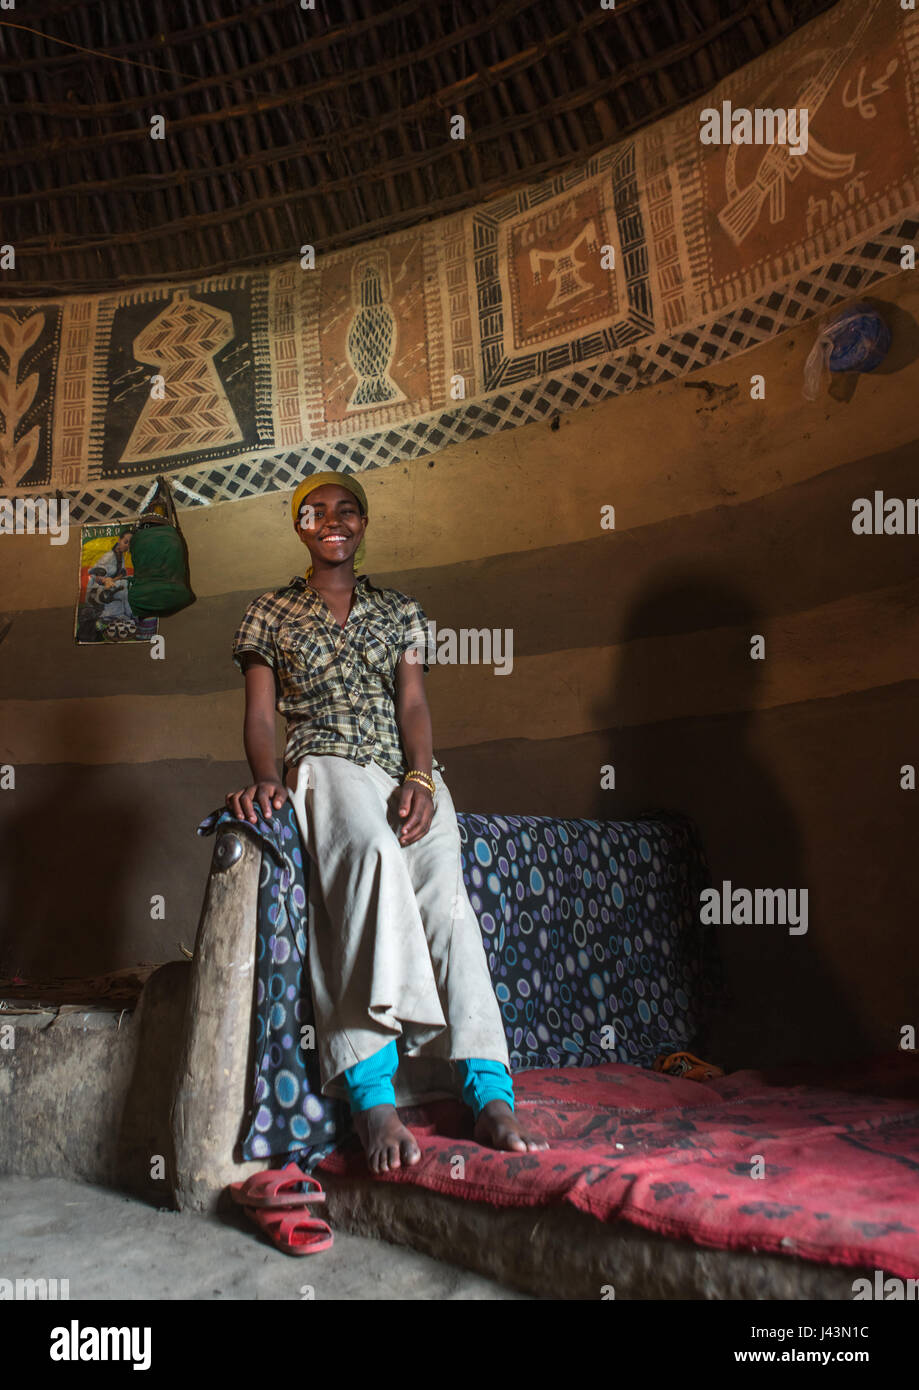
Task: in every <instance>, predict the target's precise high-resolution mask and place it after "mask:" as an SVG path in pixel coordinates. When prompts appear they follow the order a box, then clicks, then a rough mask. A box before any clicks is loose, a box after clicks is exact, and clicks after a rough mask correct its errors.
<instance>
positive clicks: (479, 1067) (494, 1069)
mask: <svg viewBox="0 0 919 1390" xmlns="http://www.w3.org/2000/svg"><path fill="white" fill-rule="evenodd" d="M456 1065H457V1066H458V1067H459V1069H460V1075H461V1076H462V1075H463V1074H464V1073H465V1081H464V1084H463V1100H464V1101H465V1102H466V1104H467V1105H470V1106H472V1114H473V1117H474V1118H475V1119H478V1118H479V1115H480V1114H481V1112H482V1110H483V1109H484V1107H485V1106H486V1105H487V1104H488V1103H489V1101H492V1100H503V1101H506V1102H507V1104H508V1105H509V1106H510V1108H511V1110H513V1108H514V1086H513V1083H512V1081H511V1075H510V1072H509V1071H508V1069H507V1067H505V1066H504V1065H503V1064H502V1063H501V1062H492V1061H490V1060H489V1059H488V1058H485V1057H467V1058H466V1059H465V1060H464V1061H459V1062H457V1064H456Z"/></svg>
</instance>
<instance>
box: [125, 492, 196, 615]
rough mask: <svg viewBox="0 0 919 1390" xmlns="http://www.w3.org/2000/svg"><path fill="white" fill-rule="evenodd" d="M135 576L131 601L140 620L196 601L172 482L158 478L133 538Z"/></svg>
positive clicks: (131, 579)
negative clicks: (170, 485) (170, 483)
mask: <svg viewBox="0 0 919 1390" xmlns="http://www.w3.org/2000/svg"><path fill="white" fill-rule="evenodd" d="M131 559H132V561H133V564H134V573H133V575H132V576H131V577H130V578H129V579H128V602H129V603H130V605H131V609H132V611H133V612H134V614H135V615H136V616H137V617H138V618H166V617H169V615H170V614H172V613H179V612H180V611H181V610H182V609H183V608H187V607H188V606H189V604H192V603H194V602H195V594H194V593H193V591H192V587H191V581H190V576H189V568H188V547H187V546H186V544H185V537H184V536H183V535H182V532H181V531H180V530H179V523H178V518H177V516H176V508H175V502H174V501H173V497H172V490H171V488H170V487H169V483H168V482H167V480H166V479H165V478H163V477H160V478H158V479H157V489H156V492H155V493H154V495H153V498H152V500H151V501H150V503H149V504H148V506H146V507H145V508H144V510H143V511H142V512H141V514H140V518H139V519H138V522H137V525H136V526H135V528H134V534H133V536H132V537H131Z"/></svg>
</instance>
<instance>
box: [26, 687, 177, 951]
mask: <svg viewBox="0 0 919 1390" xmlns="http://www.w3.org/2000/svg"><path fill="white" fill-rule="evenodd" d="M63 719H64V722H65V723H66V724H69V719H68V716H67V715H66V713H65V714H64V715H63ZM61 734H65V735H66V736H67V737H69V738H70V740H71V741H70V742H69V743H65V744H64V745H63V746H67V747H72V748H73V749H74V750H75V751H76V750H77V749H78V748H79V733H78V732H77V731H75V730H74V729H72V728H69V727H68V728H66V729H62V728H61V727H60V726H59V727H58V728H56V729H49V730H48V736H49V746H50V747H56V746H60V744H59V739H60V736H61ZM0 816H2V831H0V974H3V975H21V976H23V977H24V978H28V977H29V975H30V973H31V974H33V975H34V974H38V975H40V976H41V977H42V978H45V977H48V976H53V977H60V976H84V975H93V974H101V973H103V972H104V971H107V970H113V969H116V968H118V967H119V966H121V965H124V964H130V963H132V959H133V958H132V957H131V952H130V949H127V950H126V949H125V943H126V941H127V939H128V936H129V924H130V923H131V922H132V920H133V918H134V917H135V916H136V912H137V882H138V880H140V881H143V877H144V874H143V860H144V850H143V846H144V844H145V843H146V842H147V841H146V837H147V836H149V835H150V834H151V833H154V827H153V826H152V825H151V815H150V813H149V812H145V810H144V808H143V806H142V804H140V801H139V799H138V800H137V801H134V802H132V801H130V800H127V799H126V798H125V797H124V796H123V795H121V794H119V793H118V792H117V791H116V789H115V788H114V787H113V785H112V779H111V775H110V772H109V770H108V769H107V768H106V767H105V766H100V765H97V764H92V763H88V764H79V763H55V764H52V765H46V766H40V765H35V764H27V765H24V766H21V767H17V769H16V788H15V790H12V791H6V792H4V793H3V796H2V799H0Z"/></svg>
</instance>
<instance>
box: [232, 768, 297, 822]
mask: <svg viewBox="0 0 919 1390" xmlns="http://www.w3.org/2000/svg"><path fill="white" fill-rule="evenodd" d="M286 800H287V788H286V787H285V786H284V783H283V782H276V781H274V779H273V778H272V779H264V780H263V781H261V782H255V783H253V785H252V786H251V787H244V788H243V790H242V791H241V792H230V793H229V795H228V796H227V806H228V807H229V809H230V810H231V811H232V812H233V815H234V816H236V818H237V819H238V820H251V821H253V822H254V821H255V820H256V819H257V816H256V814H255V806H254V804H253V803H254V802H258V804H259V806H260V807H261V810H262V815H263V816H264V818H265V820H271V818H272V816H273V815H274V810H272V802H273V803H274V808H275V810H277V809H278V807H280V806H283V805H284V802H285V801H286Z"/></svg>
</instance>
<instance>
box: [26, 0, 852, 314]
mask: <svg viewBox="0 0 919 1390" xmlns="http://www.w3.org/2000/svg"><path fill="white" fill-rule="evenodd" d="M830 4H831V0H691V3H690V0H617V3H616V5H615V8H614V9H612V10H609V9H603V8H601V0H490V3H482V0H476V2H475V3H468V2H467V3H458V0H457V3H443V2H442V0H403V3H388V4H381V3H379V2H378V0H336V3H335V4H324V3H323V0H315V8H314V9H304V8H302V7H301V6H300V5H299V4H298V3H297V0H260V2H259V0H253V3H245V4H240V3H236V4H232V3H224V4H222V5H220V6H215V5H214V4H213V3H212V0H118V3H117V4H108V3H106V4H100V5H87V4H85V3H83V0H57V3H52V0H46V3H41V0H37V3H31V4H29V5H28V6H17V7H16V8H15V9H12V10H0V54H2V72H0V92H2V102H3V106H4V109H5V111H6V113H7V120H6V122H5V139H4V141H3V148H2V150H0V166H2V170H3V179H2V193H0V242H2V243H3V244H12V245H13V246H14V247H15V251H16V268H15V270H7V271H5V272H4V273H3V275H2V277H0V297H3V298H17V297H22V298H25V299H35V298H41V297H47V296H49V295H56V294H61V293H80V292H82V293H88V292H92V291H96V290H103V289H109V288H115V287H117V288H127V287H130V286H132V285H138V284H141V283H144V282H146V281H151V280H181V279H188V278H196V277H199V276H203V275H205V274H213V273H220V272H223V271H227V270H233V269H240V268H243V267H246V266H250V267H251V266H255V265H267V264H270V263H272V262H277V261H281V260H286V259H291V258H293V257H294V256H297V255H299V253H300V248H301V246H303V245H305V244H310V245H313V246H314V247H315V248H316V252H317V254H321V253H322V252H327V251H331V250H334V249H336V248H339V247H343V246H347V245H349V244H351V243H354V242H357V241H362V240H367V239H369V238H372V237H378V236H382V235H384V234H386V233H388V232H393V231H396V230H397V229H399V228H403V227H406V226H409V225H412V224H415V223H418V222H423V221H425V220H426V219H428V218H431V217H437V216H440V215H442V214H444V213H448V212H455V211H457V210H459V209H461V208H466V207H470V206H472V205H474V204H476V203H479V202H481V201H482V200H483V199H485V198H488V197H492V196H494V195H495V194H497V193H501V192H504V191H506V190H507V189H509V188H513V187H514V186H516V185H519V184H521V183H526V182H531V181H533V180H534V179H536V178H539V177H542V176H545V175H548V174H550V173H553V172H555V171H557V170H558V169H561V168H564V167H565V166H566V165H568V164H571V163H573V162H576V161H577V160H578V159H582V158H585V157H586V156H587V155H589V154H590V153H592V152H593V151H595V150H598V149H601V148H603V147H604V146H606V145H610V144H613V143H615V141H616V140H618V139H620V138H621V137H622V136H624V135H625V134H627V133H628V132H630V131H634V130H636V129H638V128H639V127H641V126H643V125H646V124H648V123H649V122H651V121H653V120H655V119H656V118H657V117H659V116H661V115H663V114H665V113H667V112H669V111H673V110H675V109H676V108H678V107H679V106H682V105H683V104H685V103H686V102H688V101H692V100H693V99H694V98H696V97H698V96H699V95H701V94H702V93H704V92H705V91H706V90H708V89H709V88H710V87H711V86H712V85H713V84H714V83H716V82H717V81H718V80H719V79H720V78H722V77H724V76H725V75H726V74H728V73H730V72H732V71H734V70H735V69H737V68H738V67H741V66H743V64H745V63H747V62H749V61H751V60H752V59H753V58H755V57H757V56H758V55H759V54H760V53H762V52H763V51H764V50H765V49H767V48H769V47H770V46H772V45H773V44H775V43H778V42H780V41H781V40H782V39H783V38H784V37H785V36H786V35H787V34H788V33H790V32H791V31H792V30H793V29H795V28H797V27H798V26H800V25H801V24H803V23H806V22H807V21H808V20H810V19H812V18H813V17H814V16H815V15H817V14H819V13H820V12H821V11H823V10H826V9H828V8H830ZM457 115H459V116H462V117H463V118H464V119H465V139H463V140H459V141H458V140H454V139H451V137H450V127H451V118H453V117H454V116H457ZM156 117H162V118H163V126H162V130H163V135H164V138H162V139H155V138H152V134H151V132H152V131H153V130H154V129H155V125H154V124H151V122H154V121H155V118H156Z"/></svg>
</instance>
